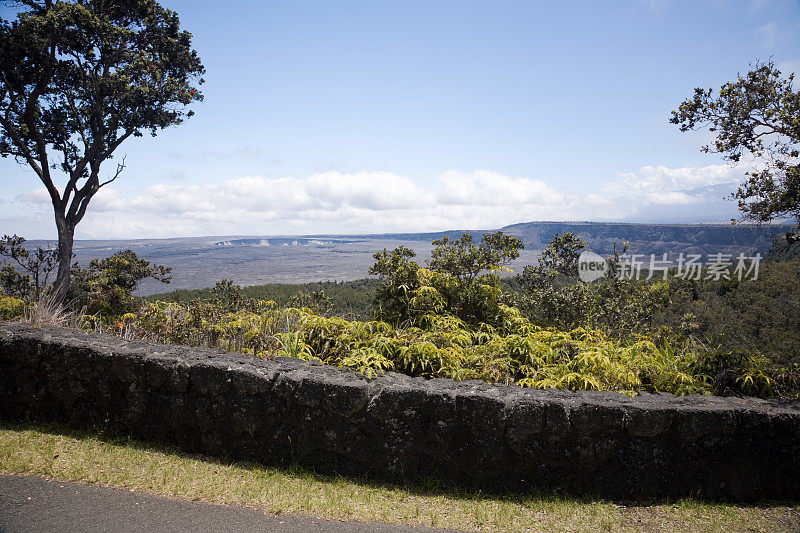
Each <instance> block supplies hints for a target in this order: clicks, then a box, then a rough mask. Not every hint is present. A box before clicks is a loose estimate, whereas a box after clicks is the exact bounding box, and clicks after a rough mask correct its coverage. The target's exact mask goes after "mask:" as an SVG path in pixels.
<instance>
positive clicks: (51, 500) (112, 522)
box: [0, 475, 442, 533]
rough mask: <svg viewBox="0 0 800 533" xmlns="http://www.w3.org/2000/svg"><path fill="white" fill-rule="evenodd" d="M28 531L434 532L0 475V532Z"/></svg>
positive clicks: (150, 532)
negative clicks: (265, 511) (272, 513)
mask: <svg viewBox="0 0 800 533" xmlns="http://www.w3.org/2000/svg"><path fill="white" fill-rule="evenodd" d="M31 531H87V532H98V531H109V532H111V531H113V532H115V533H116V532H123V531H125V532H127V531H142V532H148V533H155V532H161V531H164V532H166V531H170V532H172V531H197V532H201V531H202V532H211V531H237V532H250V531H270V532H271V531H275V532H281V533H295V532H298V533H299V532H310V533H340V532H357V533H388V532H394V531H400V532H421V531H438V532H441V531H442V530H432V529H428V528H423V527H410V526H398V525H387V524H378V523H361V522H337V521H329V520H321V519H315V518H308V517H300V516H277V517H275V516H271V515H270V516H265V515H264V514H263V512H262V511H257V510H254V509H248V508H246V507H234V506H226V505H213V504H208V503H200V502H188V501H182V500H170V499H167V498H162V497H158V496H149V495H145V494H137V493H132V492H129V491H125V490H117V489H110V488H106V487H94V486H87V485H76V484H74V483H62V482H58V481H47V480H45V479H42V478H39V477H34V476H28V477H22V476H3V475H0V533H16V532H31Z"/></svg>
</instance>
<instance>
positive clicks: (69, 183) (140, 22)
mask: <svg viewBox="0 0 800 533" xmlns="http://www.w3.org/2000/svg"><path fill="white" fill-rule="evenodd" d="M3 3H4V4H6V5H8V6H9V7H15V8H16V9H17V18H16V20H13V21H9V20H5V19H0V128H1V129H0V155H2V156H3V157H8V156H11V157H14V158H15V159H16V160H17V161H18V162H19V163H20V164H24V165H27V166H29V167H30V168H31V169H33V171H34V172H35V173H36V175H37V176H38V177H39V179H40V180H41V181H42V183H43V184H44V186H45V188H46V189H47V192H48V194H49V196H50V200H51V202H52V204H53V209H54V215H55V221H56V227H57V229H58V238H59V245H58V260H59V268H58V276H57V279H56V283H55V291H54V293H55V298H56V299H57V300H63V298H64V297H65V295H66V291H67V288H68V286H69V278H70V268H69V267H70V265H69V263H70V259H71V257H72V244H73V236H74V230H75V226H76V225H77V224H78V223H79V222H80V221H81V219H82V218H83V217H84V215H85V213H86V209H87V207H88V205H89V202H90V201H91V199H92V197H94V195H95V194H96V193H97V191H98V190H100V188H102V187H103V186H104V185H107V184H109V183H111V182H113V181H114V180H115V179H117V178H118V177H119V176H120V174H121V172H122V170H123V169H124V167H125V164H124V158H123V159H122V160H121V161H120V162H118V163H117V165H116V168H115V169H114V170H113V171H111V172H108V173H103V171H102V169H101V166H102V164H103V163H104V162H105V161H107V160H109V159H112V158H113V156H114V153H115V151H116V150H117V148H118V147H119V146H120V145H121V144H122V143H123V142H124V141H125V140H126V139H128V138H129V137H132V136H133V137H138V136H142V135H143V134H144V133H145V132H146V133H150V134H151V135H153V136H155V135H156V133H157V132H158V131H159V130H161V129H163V128H167V127H169V126H173V125H177V124H180V123H181V122H182V121H183V120H184V118H186V117H189V116H191V115H192V114H193V112H192V111H191V110H190V109H188V106H189V105H190V104H192V103H193V102H198V101H201V100H202V99H203V96H202V94H201V93H200V91H199V90H198V86H199V85H200V84H202V83H203V79H202V77H201V76H202V74H203V73H204V72H205V70H204V68H203V65H202V63H201V62H200V58H199V57H198V55H197V52H196V51H195V50H193V49H192V42H191V39H192V36H191V34H190V33H189V32H187V31H184V30H181V28H180V21H179V19H178V15H177V14H176V13H174V12H173V11H170V10H168V9H165V8H163V7H162V6H160V5H159V4H158V3H157V2H156V1H155V0H76V1H72V2H64V1H53V0H23V1H17V2H9V1H5V2H3Z"/></svg>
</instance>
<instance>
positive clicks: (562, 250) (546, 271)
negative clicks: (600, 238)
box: [522, 231, 586, 286]
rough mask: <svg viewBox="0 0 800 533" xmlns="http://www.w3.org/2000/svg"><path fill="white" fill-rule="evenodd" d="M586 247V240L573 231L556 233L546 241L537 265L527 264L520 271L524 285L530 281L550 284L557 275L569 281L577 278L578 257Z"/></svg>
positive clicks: (574, 280)
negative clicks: (550, 239) (551, 238)
mask: <svg viewBox="0 0 800 533" xmlns="http://www.w3.org/2000/svg"><path fill="white" fill-rule="evenodd" d="M584 248H586V241H584V240H583V239H581V237H580V235H578V234H576V233H575V232H573V231H565V232H564V233H556V234H555V235H553V240H552V241H550V242H549V243H547V246H546V247H545V249H544V250H543V251H542V255H541V256H540V257H539V262H538V265H537V266H535V267H534V266H532V265H528V266H526V267H525V269H524V270H523V272H522V281H523V284H524V285H526V286H527V285H530V284H531V283H540V284H541V283H544V284H552V283H553V281H554V280H555V278H556V277H557V276H559V275H560V276H563V277H565V278H567V279H568V280H570V281H573V282H576V281H577V280H578V259H579V258H580V255H581V252H582V251H583V249H584Z"/></svg>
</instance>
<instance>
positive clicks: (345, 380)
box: [0, 322, 800, 501]
mask: <svg viewBox="0 0 800 533" xmlns="http://www.w3.org/2000/svg"><path fill="white" fill-rule="evenodd" d="M0 417H2V418H5V419H16V420H19V419H26V418H30V419H37V420H57V421H61V422H67V423H70V424H73V425H78V426H88V425H102V426H110V427H111V428H114V429H117V430H121V431H125V432H127V433H129V434H131V435H132V436H134V437H136V438H139V439H146V440H154V441H161V442H165V443H170V444H174V445H177V446H179V447H180V448H182V449H184V450H186V451H189V452H202V453H205V454H211V455H216V456H220V457H227V458H230V459H240V460H255V461H260V462H263V463H266V464H287V463H291V462H297V463H300V464H303V465H306V466H309V467H313V468H315V469H317V470H318V471H322V472H327V473H339V474H343V475H354V476H368V477H371V478H374V479H384V480H391V481H402V480H409V479H421V478H425V477H437V478H440V479H443V480H445V481H447V482H450V483H454V484H459V485H462V486H468V487H475V488H481V489H483V490H487V491H495V490H512V491H524V490H526V489H529V488H532V487H537V488H542V489H556V490H562V491H565V492H568V493H571V494H589V495H597V496H602V497H605V498H612V499H618V500H643V499H659V498H664V497H680V496H689V495H694V496H700V497H707V498H715V499H725V500H739V501H740V500H755V499H759V498H774V499H798V498H800V403H798V402H793V403H785V402H784V403H781V402H778V401H764V400H758V399H752V398H748V399H740V398H719V397H707V396H689V397H675V396H672V395H669V394H655V395H654V394H643V395H641V396H639V397H637V398H628V397H626V396H624V395H621V394H617V393H595V392H565V391H555V390H548V391H536V390H527V389H521V388H518V387H504V386H494V385H489V384H486V383H483V382H477V381H462V382H456V381H451V380H446V379H435V380H422V379H418V378H409V377H406V376H402V375H399V374H394V373H388V374H386V375H385V376H382V377H379V378H376V379H371V380H367V379H364V378H362V377H361V376H360V375H359V374H357V373H355V372H353V371H350V370H339V369H336V368H332V367H329V366H325V365H321V364H314V363H306V362H302V361H298V360H294V359H277V360H273V361H267V360H261V359H256V358H253V357H248V356H241V355H236V354H226V353H224V352H222V351H219V350H211V349H204V348H187V347H181V346H164V345H157V344H147V343H143V342H125V341H123V340H120V339H118V338H115V337H107V336H95V335H91V336H90V335H85V334H82V333H80V332H76V331H71V330H65V329H42V330H38V329H34V328H30V327H28V326H24V325H20V324H12V323H7V322H0Z"/></svg>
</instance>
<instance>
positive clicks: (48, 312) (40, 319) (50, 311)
mask: <svg viewBox="0 0 800 533" xmlns="http://www.w3.org/2000/svg"><path fill="white" fill-rule="evenodd" d="M22 320H23V321H24V322H27V323H28V324H30V325H32V326H34V327H37V328H41V327H59V328H60V327H75V320H76V313H75V312H73V311H70V310H69V309H68V308H67V307H66V306H64V305H63V304H60V303H58V302H56V301H55V300H53V299H52V298H51V297H50V296H47V295H43V296H42V297H41V298H40V299H39V301H38V302H33V303H31V304H29V305H26V306H25V311H24V315H23V317H22Z"/></svg>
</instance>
